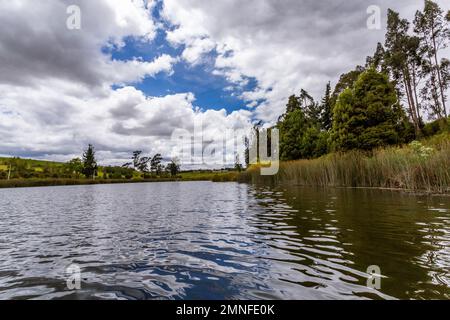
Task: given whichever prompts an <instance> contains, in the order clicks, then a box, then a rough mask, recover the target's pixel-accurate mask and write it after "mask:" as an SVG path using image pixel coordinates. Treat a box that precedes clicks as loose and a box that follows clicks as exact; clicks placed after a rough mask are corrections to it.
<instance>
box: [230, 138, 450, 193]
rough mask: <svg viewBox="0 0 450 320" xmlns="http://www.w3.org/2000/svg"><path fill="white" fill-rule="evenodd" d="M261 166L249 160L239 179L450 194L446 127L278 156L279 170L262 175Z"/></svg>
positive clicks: (449, 142) (449, 146)
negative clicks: (387, 141) (367, 148)
mask: <svg viewBox="0 0 450 320" xmlns="http://www.w3.org/2000/svg"><path fill="white" fill-rule="evenodd" d="M260 167H261V165H253V166H250V168H249V169H248V170H246V171H245V172H242V173H241V174H240V175H239V177H238V181H240V182H250V183H257V184H259V183H262V184H288V185H298V186H310V187H345V188H377V189H391V190H402V191H415V192H425V193H435V194H450V133H442V134H440V135H436V136H433V137H431V138H429V139H425V140H422V141H420V142H419V141H414V142H412V143H410V144H408V145H406V146H403V147H398V146H394V147H388V148H382V149H376V150H373V151H371V152H363V151H359V150H355V151H348V152H344V153H332V154H327V155H325V156H323V157H320V158H317V159H310V160H294V161H281V162H280V169H279V172H278V174H276V175H274V176H262V175H261V174H260V170H259V169H260Z"/></svg>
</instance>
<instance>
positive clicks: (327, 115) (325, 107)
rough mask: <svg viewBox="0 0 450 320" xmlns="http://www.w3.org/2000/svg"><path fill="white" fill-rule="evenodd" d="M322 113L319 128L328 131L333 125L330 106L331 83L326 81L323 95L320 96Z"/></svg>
mask: <svg viewBox="0 0 450 320" xmlns="http://www.w3.org/2000/svg"><path fill="white" fill-rule="evenodd" d="M321 109H322V112H321V113H322V114H321V121H320V123H321V128H322V129H323V130H326V131H329V130H330V129H331V127H332V125H333V120H332V117H333V110H332V106H331V83H330V82H328V83H327V86H326V88H325V95H324V97H323V98H322V105H321Z"/></svg>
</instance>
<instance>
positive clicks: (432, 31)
mask: <svg viewBox="0 0 450 320" xmlns="http://www.w3.org/2000/svg"><path fill="white" fill-rule="evenodd" d="M433 23H434V21H433ZM432 25H433V24H432ZM431 34H432V40H433V51H434V52H433V53H434V62H435V67H436V73H437V77H438V84H439V90H440V92H441V100H442V111H443V115H444V117H445V118H447V110H446V107H445V95H444V88H443V87H444V85H443V83H442V79H441V71H440V68H439V61H438V57H437V46H436V36H435V35H434V28H433V27H432V28H431Z"/></svg>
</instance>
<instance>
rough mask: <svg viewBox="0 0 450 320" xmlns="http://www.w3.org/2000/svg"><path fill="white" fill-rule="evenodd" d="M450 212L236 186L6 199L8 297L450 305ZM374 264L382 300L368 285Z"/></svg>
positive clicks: (1, 277)
mask: <svg viewBox="0 0 450 320" xmlns="http://www.w3.org/2000/svg"><path fill="white" fill-rule="evenodd" d="M449 208H450V199H449V198H442V197H421V196H411V195H402V194H399V193H392V192H383V191H376V190H349V189H325V190H324V189H317V190H315V189H307V188H297V187H289V188H271V187H264V186H263V187H258V186H249V185H245V184H236V183H209V182H194V183H154V184H136V185H103V186H102V185H98V186H73V187H58V188H33V189H11V190H6V189H5V190H0V217H1V220H0V298H1V299H12V298H15V299H19V298H21V299H24V298H39V299H58V298H65V299H68V298H71V299H354V298H369V299H373V298H375V299H380V298H381V299H391V298H414V299H415V298H450V291H449V280H450V279H449V273H448V270H449V269H450V268H449V264H450V252H449V241H450V234H449V232H450V227H449V226H450V224H449V219H450V218H449ZM73 263H75V264H78V265H79V266H80V267H81V270H82V289H81V290H79V291H69V290H68V289H67V288H66V275H65V268H66V267H67V266H68V265H70V264H73ZM370 265H378V266H380V268H381V271H382V274H383V275H384V276H385V278H383V279H382V282H381V283H382V287H381V290H375V289H370V288H368V287H367V286H366V281H367V276H368V275H367V274H366V270H367V267H368V266H370Z"/></svg>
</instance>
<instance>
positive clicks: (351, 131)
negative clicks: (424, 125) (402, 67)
mask: <svg viewBox="0 0 450 320" xmlns="http://www.w3.org/2000/svg"><path fill="white" fill-rule="evenodd" d="M403 121H404V113H403V110H402V109H401V107H400V104H399V102H398V98H397V94H396V90H395V88H394V86H393V85H392V83H391V82H390V81H389V79H388V77H387V76H386V75H385V74H383V73H379V72H377V71H376V70H375V69H369V70H367V71H366V72H364V73H362V74H361V76H360V77H359V78H358V80H357V81H356V83H355V85H354V88H353V89H350V88H347V89H346V90H344V92H343V93H342V94H341V95H340V96H339V98H338V101H337V103H336V106H335V108H334V112H333V130H332V135H331V139H332V141H333V143H334V148H335V149H336V150H338V151H346V150H351V149H362V150H372V149H373V148H376V147H381V146H386V145H391V144H397V143H399V142H401V141H402V134H403V132H401V128H402V122H403Z"/></svg>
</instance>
